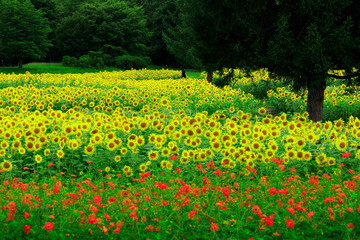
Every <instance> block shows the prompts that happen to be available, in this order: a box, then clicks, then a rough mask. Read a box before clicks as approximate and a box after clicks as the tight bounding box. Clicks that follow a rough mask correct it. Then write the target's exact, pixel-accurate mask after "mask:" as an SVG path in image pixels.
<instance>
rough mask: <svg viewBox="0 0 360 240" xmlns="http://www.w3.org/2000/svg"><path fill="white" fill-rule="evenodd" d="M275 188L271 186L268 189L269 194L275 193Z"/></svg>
mask: <svg viewBox="0 0 360 240" xmlns="http://www.w3.org/2000/svg"><path fill="white" fill-rule="evenodd" d="M276 192H277V191H276V188H274V187H272V188H270V189H269V195H275V194H276Z"/></svg>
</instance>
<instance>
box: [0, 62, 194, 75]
mask: <svg viewBox="0 0 360 240" xmlns="http://www.w3.org/2000/svg"><path fill="white" fill-rule="evenodd" d="M148 69H152V70H157V69H174V68H168V67H162V66H149V67H148ZM102 71H108V72H111V71H119V69H117V68H110V67H108V68H105V69H96V68H76V67H67V66H63V65H62V64H61V63H28V64H25V65H24V67H23V68H18V67H0V73H9V74H11V73H15V74H22V73H26V72H30V73H32V74H36V73H39V74H40V73H60V74H66V73H89V72H102ZM200 74H201V72H199V71H198V70H196V69H186V75H187V76H188V77H191V78H201V76H200Z"/></svg>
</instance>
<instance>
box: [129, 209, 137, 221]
mask: <svg viewBox="0 0 360 240" xmlns="http://www.w3.org/2000/svg"><path fill="white" fill-rule="evenodd" d="M129 217H130V218H131V219H132V220H136V219H137V214H136V211H131V213H130V214H129Z"/></svg>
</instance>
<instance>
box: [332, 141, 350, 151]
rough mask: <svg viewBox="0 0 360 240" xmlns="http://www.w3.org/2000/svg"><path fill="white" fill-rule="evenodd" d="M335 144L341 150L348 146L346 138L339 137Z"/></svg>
mask: <svg viewBox="0 0 360 240" xmlns="http://www.w3.org/2000/svg"><path fill="white" fill-rule="evenodd" d="M335 146H336V148H337V149H338V150H339V151H342V152H345V151H346V149H347V146H348V143H347V141H346V140H344V139H338V140H336V142H335Z"/></svg>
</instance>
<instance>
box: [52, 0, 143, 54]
mask: <svg viewBox="0 0 360 240" xmlns="http://www.w3.org/2000/svg"><path fill="white" fill-rule="evenodd" d="M69 29H71V31H69ZM56 31H57V36H58V40H57V45H58V47H59V48H60V49H62V50H63V55H70V56H75V57H80V56H81V55H84V54H87V53H89V52H90V51H102V52H104V53H107V54H112V55H113V56H119V55H124V54H128V55H137V56H143V55H146V54H147V46H146V44H147V41H148V39H149V31H148V29H147V27H146V19H145V17H144V12H143V9H142V8H141V7H138V6H134V5H133V4H130V3H128V2H126V1H116V0H108V1H104V2H102V1H100V2H90V3H84V4H82V5H80V7H79V9H78V10H77V11H75V12H74V13H73V14H72V15H71V16H69V17H65V18H64V19H63V20H62V22H61V23H60V24H59V26H58V28H57V30H56Z"/></svg>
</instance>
